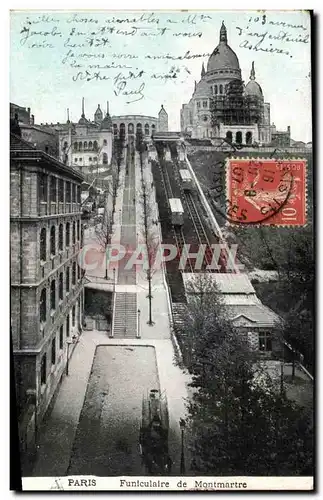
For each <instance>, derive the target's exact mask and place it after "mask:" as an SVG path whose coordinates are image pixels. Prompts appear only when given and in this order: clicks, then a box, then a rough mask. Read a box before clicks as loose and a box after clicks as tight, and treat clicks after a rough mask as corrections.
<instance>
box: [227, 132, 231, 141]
mask: <svg viewBox="0 0 323 500" xmlns="http://www.w3.org/2000/svg"><path fill="white" fill-rule="evenodd" d="M226 138H227V140H228V141H229V142H232V132H231V131H230V130H228V132H227V135H226Z"/></svg>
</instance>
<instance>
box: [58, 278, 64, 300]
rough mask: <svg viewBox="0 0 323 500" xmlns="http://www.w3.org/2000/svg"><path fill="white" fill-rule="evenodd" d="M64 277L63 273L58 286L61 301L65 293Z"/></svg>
mask: <svg viewBox="0 0 323 500" xmlns="http://www.w3.org/2000/svg"><path fill="white" fill-rule="evenodd" d="M63 280H64V275H63V273H59V285H58V293H59V300H63V293H64V281H63Z"/></svg>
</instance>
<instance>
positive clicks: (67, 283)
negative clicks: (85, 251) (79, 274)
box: [66, 267, 70, 293]
mask: <svg viewBox="0 0 323 500" xmlns="http://www.w3.org/2000/svg"><path fill="white" fill-rule="evenodd" d="M69 291H70V268H69V267H67V268H66V293H68V292H69Z"/></svg>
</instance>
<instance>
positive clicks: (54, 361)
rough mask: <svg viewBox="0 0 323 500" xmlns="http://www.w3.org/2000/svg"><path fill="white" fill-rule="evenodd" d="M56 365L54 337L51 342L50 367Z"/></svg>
mask: <svg viewBox="0 0 323 500" xmlns="http://www.w3.org/2000/svg"><path fill="white" fill-rule="evenodd" d="M55 363H56V335H55V337H54V338H53V340H52V365H55Z"/></svg>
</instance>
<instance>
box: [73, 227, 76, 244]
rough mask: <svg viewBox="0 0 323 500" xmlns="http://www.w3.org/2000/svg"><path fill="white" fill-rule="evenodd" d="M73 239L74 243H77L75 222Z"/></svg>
mask: <svg viewBox="0 0 323 500" xmlns="http://www.w3.org/2000/svg"><path fill="white" fill-rule="evenodd" d="M72 238H73V240H72V241H73V243H75V239H76V226H75V222H73V235H72Z"/></svg>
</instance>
